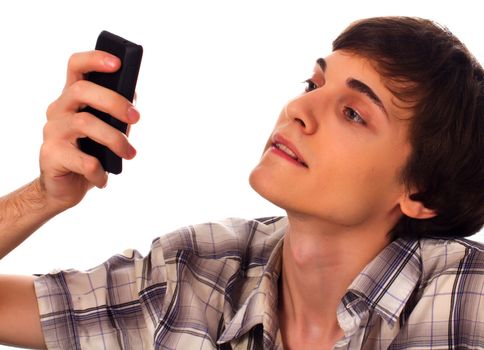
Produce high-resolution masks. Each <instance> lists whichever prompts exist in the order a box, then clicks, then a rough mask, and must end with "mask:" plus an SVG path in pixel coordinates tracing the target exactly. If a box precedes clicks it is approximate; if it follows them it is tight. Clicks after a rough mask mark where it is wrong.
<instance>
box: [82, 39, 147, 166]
mask: <svg viewBox="0 0 484 350" xmlns="http://www.w3.org/2000/svg"><path fill="white" fill-rule="evenodd" d="M96 50H102V51H106V52H109V53H110V54H113V55H115V56H117V57H119V59H120V60H121V67H120V68H119V70H117V71H116V72H114V73H101V72H90V73H88V74H87V76H86V79H87V80H89V81H91V82H93V83H96V84H99V85H101V86H104V87H106V88H109V89H111V90H114V91H116V92H118V93H119V94H121V95H123V96H124V97H126V98H127V99H128V100H129V101H131V102H133V98H134V93H135V88H136V81H137V80H138V73H139V69H140V65H141V57H142V56H143V47H142V46H141V45H138V44H135V43H132V42H130V41H128V40H126V39H123V38H122V37H120V36H117V35H115V34H112V33H110V32H108V31H102V32H101V34H99V37H98V39H97V43H96ZM83 111H85V112H89V113H91V114H93V115H95V116H96V117H98V118H99V119H101V120H102V121H104V122H106V123H108V124H109V125H111V126H113V127H114V128H116V129H118V130H120V131H121V132H123V133H125V134H126V130H127V127H128V125H127V124H126V123H123V122H121V121H120V120H118V119H116V118H114V117H112V116H110V115H109V114H107V113H104V112H101V111H98V110H97V109H94V108H92V107H90V106H87V107H86V108H84V109H83ZM78 142H79V147H80V149H81V150H82V151H83V152H85V153H87V154H90V155H92V156H94V157H96V158H97V159H99V161H100V162H101V165H102V166H103V168H104V170H105V171H107V172H110V173H112V174H120V173H121V171H122V168H123V163H122V159H121V158H120V157H119V156H117V155H116V154H114V153H113V152H112V151H111V150H110V149H109V148H107V147H106V146H104V145H101V144H99V143H97V142H95V141H93V140H91V139H90V138H87V137H84V138H81V139H79V140H78Z"/></svg>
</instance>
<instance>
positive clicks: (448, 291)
mask: <svg viewBox="0 0 484 350" xmlns="http://www.w3.org/2000/svg"><path fill="white" fill-rule="evenodd" d="M421 253H422V272H423V276H422V286H423V287H424V296H426V297H429V300H434V302H437V301H438V304H439V305H441V306H444V305H447V306H446V307H444V308H443V309H448V311H449V315H450V317H451V319H453V320H459V321H460V322H464V321H463V320H467V321H466V322H468V321H469V322H470V321H471V320H476V319H478V320H479V322H478V323H479V324H480V325H482V326H484V323H483V321H484V246H483V245H482V244H480V243H478V242H474V241H471V240H468V239H453V240H433V239H425V240H422V241H421Z"/></svg>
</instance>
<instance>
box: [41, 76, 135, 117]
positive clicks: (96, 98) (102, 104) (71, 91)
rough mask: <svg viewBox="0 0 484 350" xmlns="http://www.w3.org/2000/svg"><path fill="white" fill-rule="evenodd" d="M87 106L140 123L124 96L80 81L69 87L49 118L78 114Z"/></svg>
mask: <svg viewBox="0 0 484 350" xmlns="http://www.w3.org/2000/svg"><path fill="white" fill-rule="evenodd" d="M85 106H91V107H92V108H95V109H97V110H100V111H102V112H105V113H108V114H109V115H111V116H113V117H114V118H116V119H119V120H120V121H122V122H125V123H128V124H134V123H136V122H138V120H139V118H140V114H139V112H138V111H137V110H136V108H135V107H134V106H133V105H132V104H131V102H129V100H127V99H126V98H125V97H123V96H122V95H120V94H118V93H116V92H114V91H112V90H110V89H107V88H105V87H102V86H100V85H97V84H94V83H91V82H89V81H86V80H79V81H77V82H75V83H74V84H72V85H71V86H69V87H68V88H67V89H66V90H65V91H64V93H63V94H62V95H61V96H60V97H59V98H58V99H57V100H56V101H55V102H54V103H53V106H52V108H51V106H50V107H49V109H48V113H47V116H48V118H49V117H54V118H55V117H56V116H62V115H63V114H64V113H63V112H62V111H66V112H77V111H78V110H80V109H82V108H84V107H85Z"/></svg>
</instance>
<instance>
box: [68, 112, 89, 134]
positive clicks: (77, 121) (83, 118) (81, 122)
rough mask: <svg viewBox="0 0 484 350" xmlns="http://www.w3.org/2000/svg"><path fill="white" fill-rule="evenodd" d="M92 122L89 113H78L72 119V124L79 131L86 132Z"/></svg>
mask: <svg viewBox="0 0 484 350" xmlns="http://www.w3.org/2000/svg"><path fill="white" fill-rule="evenodd" d="M91 122H92V121H91V118H90V115H89V114H87V113H77V114H75V115H74V116H73V118H72V123H73V124H74V126H75V127H76V128H77V129H79V130H86V129H87V128H88V127H89V125H90V124H91Z"/></svg>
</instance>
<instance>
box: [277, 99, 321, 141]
mask: <svg viewBox="0 0 484 350" xmlns="http://www.w3.org/2000/svg"><path fill="white" fill-rule="evenodd" d="M305 97H306V96H302V97H300V98H296V99H294V100H292V101H290V102H289V103H288V104H287V105H286V107H285V114H286V118H287V119H288V120H290V121H292V122H294V123H297V124H299V127H300V128H301V131H302V132H303V133H305V134H308V135H310V134H314V133H315V132H316V131H317V129H318V121H317V119H316V117H315V115H314V109H312V108H310V105H311V104H310V103H307V102H308V101H306V100H305Z"/></svg>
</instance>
